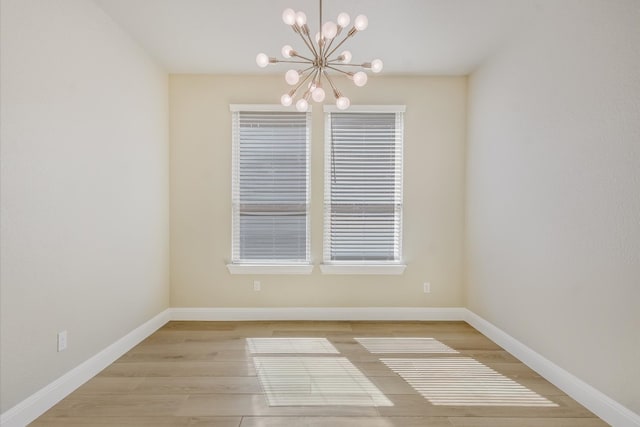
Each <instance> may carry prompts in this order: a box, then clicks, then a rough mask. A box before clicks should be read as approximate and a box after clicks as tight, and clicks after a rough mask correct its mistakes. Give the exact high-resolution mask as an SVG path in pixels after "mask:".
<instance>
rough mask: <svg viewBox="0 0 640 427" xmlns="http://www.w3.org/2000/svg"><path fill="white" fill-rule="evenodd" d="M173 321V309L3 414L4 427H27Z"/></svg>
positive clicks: (0, 421)
mask: <svg viewBox="0 0 640 427" xmlns="http://www.w3.org/2000/svg"><path fill="white" fill-rule="evenodd" d="M169 320H170V317H169V310H168V309H167V310H164V311H163V312H161V313H160V314H158V315H157V316H155V317H154V318H152V319H151V320H149V321H147V322H145V323H144V324H142V325H141V326H139V327H137V328H136V329H134V330H133V331H131V332H129V333H128V334H127V335H125V336H124V337H122V338H120V339H119V340H118V341H116V342H114V343H113V344H111V345H110V346H108V347H107V348H105V349H104V350H102V351H101V352H100V353H98V354H96V355H95V356H93V357H92V358H90V359H88V360H86V361H85V362H83V363H81V364H80V365H78V366H76V367H75V368H73V369H72V370H70V371H69V372H67V373H66V374H64V375H63V376H61V377H60V378H58V379H57V380H55V381H53V382H52V383H50V384H48V385H47V386H45V387H43V388H42V389H40V390H39V391H37V392H36V393H34V394H32V395H31V396H29V397H28V398H26V399H25V400H23V401H22V402H20V403H18V404H17V405H16V406H14V407H13V408H11V409H9V410H7V411H6V412H4V413H3V414H2V415H0V426H2V427H23V426H26V425H27V424H29V423H30V422H32V421H33V420H35V419H36V418H38V417H39V416H40V415H42V414H44V413H45V412H46V411H47V410H49V409H50V408H51V407H52V406H53V405H55V404H56V403H58V402H59V401H61V400H62V399H64V398H65V397H66V396H67V395H69V394H70V393H71V392H72V391H74V390H75V389H77V388H78V387H80V386H81V385H82V384H84V383H85V382H87V381H88V380H90V379H91V378H93V377H94V376H95V375H97V374H98V373H99V372H100V371H102V370H103V369H104V368H106V367H107V366H109V365H110V364H112V363H113V362H115V361H116V360H117V359H118V358H119V357H120V356H122V355H123V354H125V353H126V352H127V351H129V350H130V349H132V348H133V347H135V346H136V345H137V344H138V343H140V342H141V341H142V340H144V339H145V338H147V337H148V336H149V335H151V334H152V333H154V332H155V331H157V330H158V329H159V328H160V327H162V325H164V324H165V323H167V322H168V321H169Z"/></svg>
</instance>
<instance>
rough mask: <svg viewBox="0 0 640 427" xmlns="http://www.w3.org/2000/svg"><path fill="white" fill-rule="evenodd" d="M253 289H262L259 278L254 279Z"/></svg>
mask: <svg viewBox="0 0 640 427" xmlns="http://www.w3.org/2000/svg"><path fill="white" fill-rule="evenodd" d="M253 290H254V291H256V292H258V291H259V290H260V281H259V280H254V281H253Z"/></svg>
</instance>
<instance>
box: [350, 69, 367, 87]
mask: <svg viewBox="0 0 640 427" xmlns="http://www.w3.org/2000/svg"><path fill="white" fill-rule="evenodd" d="M353 83H354V84H355V85H356V86H358V87H362V86H364V85H366V84H367V73H365V72H364V71H358V72H357V73H355V74H354V75H353Z"/></svg>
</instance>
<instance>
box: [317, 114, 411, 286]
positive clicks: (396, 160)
mask: <svg viewBox="0 0 640 427" xmlns="http://www.w3.org/2000/svg"><path fill="white" fill-rule="evenodd" d="M403 111H404V107H398V106H389V107H360V108H358V107H351V109H350V110H349V112H339V111H338V110H337V109H334V108H333V107H325V112H326V116H325V118H326V126H325V188H324V191H325V199H324V265H323V266H322V267H323V268H322V270H323V272H325V273H349V272H351V273H356V274H373V273H383V274H400V273H402V271H403V270H404V266H403V265H401V261H402V141H403ZM340 266H343V267H344V266H349V267H347V268H346V269H345V268H336V267H340ZM354 267H355V268H354ZM363 267H366V268H363ZM385 267H387V268H385Z"/></svg>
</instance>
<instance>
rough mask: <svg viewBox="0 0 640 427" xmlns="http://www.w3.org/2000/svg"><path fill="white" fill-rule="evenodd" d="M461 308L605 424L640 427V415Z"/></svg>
mask: <svg viewBox="0 0 640 427" xmlns="http://www.w3.org/2000/svg"><path fill="white" fill-rule="evenodd" d="M464 311H465V312H466V316H465V320H466V322H467V323H469V324H470V325H471V326H473V327H474V328H476V329H477V330H478V331H480V332H481V333H482V334H483V335H485V336H487V337H488V338H490V339H491V340H493V341H494V342H495V343H496V344H498V345H499V346H500V347H502V348H504V349H505V350H507V351H508V352H509V353H511V354H512V355H514V356H515V357H516V358H518V359H519V360H520V361H522V362H523V363H524V364H526V365H527V366H529V367H530V368H531V369H533V370H534V371H536V372H537V373H538V374H540V375H541V376H542V377H544V378H545V379H546V380H547V381H549V382H550V383H552V384H553V385H555V386H556V387H558V388H559V389H560V390H562V391H564V392H565V393H567V394H568V395H569V396H571V397H572V398H573V399H574V400H576V401H577V402H578V403H580V404H581V405H583V406H584V407H585V408H587V409H588V410H590V411H591V412H593V413H594V414H596V415H597V416H598V417H600V418H602V419H603V420H604V421H606V422H607V423H609V424H611V425H612V426H614V427H640V415H638V414H636V413H634V412H633V411H631V410H629V409H628V408H626V407H624V406H622V405H621V404H619V403H618V402H616V401H615V400H613V399H611V398H610V397H609V396H607V395H605V394H604V393H602V392H600V391H599V390H597V389H595V388H594V387H592V386H590V385H589V384H587V383H585V382H584V381H582V380H581V379H579V378H578V377H576V376H575V375H573V374H571V373H569V372H567V371H566V370H564V369H562V368H561V367H560V366H558V365H556V364H555V363H553V362H551V361H550V360H549V359H546V358H545V357H543V356H542V355H540V354H539V353H537V352H535V351H534V350H532V349H531V348H529V347H527V346H526V345H524V344H523V343H521V342H520V341H518V340H517V339H515V338H513V337H512V336H511V335H509V334H507V333H506V332H504V331H503V330H501V329H500V328H498V327H496V326H495V325H493V324H492V323H489V322H488V321H486V320H485V319H483V318H482V317H480V316H478V315H477V314H475V313H473V312H472V311H470V310H467V309H464Z"/></svg>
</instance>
